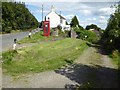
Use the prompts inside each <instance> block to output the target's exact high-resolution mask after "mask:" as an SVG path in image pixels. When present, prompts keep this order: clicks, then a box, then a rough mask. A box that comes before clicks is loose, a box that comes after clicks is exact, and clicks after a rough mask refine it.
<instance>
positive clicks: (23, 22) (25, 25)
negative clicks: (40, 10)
mask: <svg viewBox="0 0 120 90" xmlns="http://www.w3.org/2000/svg"><path fill="white" fill-rule="evenodd" d="M37 26H38V21H37V20H36V18H35V17H34V16H33V15H32V14H31V13H30V12H29V10H28V9H27V8H26V6H25V3H20V2H19V3H17V2H2V31H3V32H7V33H9V32H11V30H26V29H30V28H35V27H37Z"/></svg>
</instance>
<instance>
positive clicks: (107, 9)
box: [98, 7, 115, 15]
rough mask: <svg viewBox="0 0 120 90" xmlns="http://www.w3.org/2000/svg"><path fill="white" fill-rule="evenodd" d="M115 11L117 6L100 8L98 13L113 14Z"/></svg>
mask: <svg viewBox="0 0 120 90" xmlns="http://www.w3.org/2000/svg"><path fill="white" fill-rule="evenodd" d="M114 12H115V8H110V7H108V8H100V9H99V10H98V13H99V14H101V15H110V14H113V13H114Z"/></svg>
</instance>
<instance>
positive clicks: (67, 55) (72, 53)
mask: <svg viewBox="0 0 120 90" xmlns="http://www.w3.org/2000/svg"><path fill="white" fill-rule="evenodd" d="M85 48H87V45H86V42H85V41H82V40H80V39H68V38H66V39H64V40H59V41H54V42H45V43H42V44H38V45H36V46H32V47H27V48H23V49H19V50H17V52H15V51H7V52H4V53H3V60H4V62H3V72H4V73H9V74H20V73H28V72H42V71H46V70H55V69H57V68H60V67H61V66H63V65H65V64H71V63H72V62H73V61H74V60H75V59H77V58H78V57H79V56H80V54H81V53H82V52H83V50H84V49H85Z"/></svg>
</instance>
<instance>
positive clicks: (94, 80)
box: [55, 64, 118, 88]
mask: <svg viewBox="0 0 120 90" xmlns="http://www.w3.org/2000/svg"><path fill="white" fill-rule="evenodd" d="M55 72H56V73H58V74H61V75H64V76H65V77H67V78H69V79H70V80H72V81H75V82H77V83H78V84H79V85H69V84H66V85H65V88H75V87H78V88H118V70H116V69H112V68H106V67H102V66H99V65H94V66H88V65H83V64H73V65H70V66H66V67H64V68H61V69H59V70H55Z"/></svg>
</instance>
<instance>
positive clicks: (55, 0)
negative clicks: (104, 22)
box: [16, 0, 119, 2]
mask: <svg viewBox="0 0 120 90" xmlns="http://www.w3.org/2000/svg"><path fill="white" fill-rule="evenodd" d="M16 1H23V2H118V1H119V0H16Z"/></svg>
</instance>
